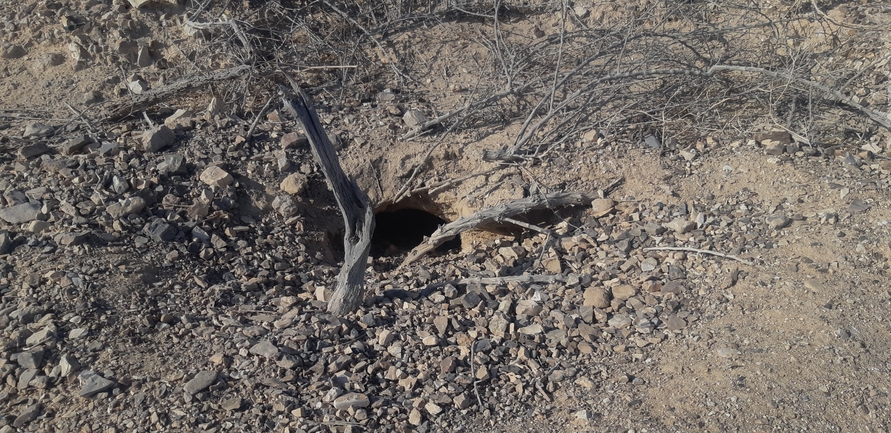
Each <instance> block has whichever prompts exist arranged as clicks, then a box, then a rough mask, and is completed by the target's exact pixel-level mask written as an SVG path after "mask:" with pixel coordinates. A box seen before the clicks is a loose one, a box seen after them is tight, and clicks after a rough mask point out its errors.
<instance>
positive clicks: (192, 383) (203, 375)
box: [183, 371, 217, 395]
mask: <svg viewBox="0 0 891 433" xmlns="http://www.w3.org/2000/svg"><path fill="white" fill-rule="evenodd" d="M216 381H217V372H216V371H201V372H198V374H196V375H195V377H193V378H192V379H191V380H189V381H188V382H186V384H185V385H184V386H183V389H184V390H185V391H186V392H187V393H189V394H191V395H195V394H197V393H199V392H201V391H204V390H205V389H207V388H209V387H210V386H211V385H213V384H214V383H216Z"/></svg>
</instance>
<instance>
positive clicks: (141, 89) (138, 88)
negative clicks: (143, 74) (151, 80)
mask: <svg viewBox="0 0 891 433" xmlns="http://www.w3.org/2000/svg"><path fill="white" fill-rule="evenodd" d="M127 88H128V89H130V91H131V92H133V93H135V94H137V95H141V94H143V93H145V92H148V90H149V85H148V83H146V82H145V80H143V79H142V78H138V77H136V78H131V80H130V82H128V83H127Z"/></svg>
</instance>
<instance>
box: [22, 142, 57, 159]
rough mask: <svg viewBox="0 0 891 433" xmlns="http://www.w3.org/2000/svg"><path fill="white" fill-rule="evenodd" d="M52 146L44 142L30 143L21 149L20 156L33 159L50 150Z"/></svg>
mask: <svg viewBox="0 0 891 433" xmlns="http://www.w3.org/2000/svg"><path fill="white" fill-rule="evenodd" d="M50 150H52V149H50V147H49V146H47V144H46V143H44V142H39V143H34V144H30V145H28V146H25V147H22V148H21V149H19V156H20V157H22V158H24V159H31V158H35V157H38V156H40V155H43V154H44V153H47V152H49V151H50Z"/></svg>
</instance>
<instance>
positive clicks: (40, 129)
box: [22, 122, 56, 138]
mask: <svg viewBox="0 0 891 433" xmlns="http://www.w3.org/2000/svg"><path fill="white" fill-rule="evenodd" d="M53 132H56V128H54V127H52V126H49V125H44V124H42V123H39V122H35V123H29V124H28V125H26V126H25V133H24V134H22V138H43V137H47V136H49V135H51V134H52V133H53Z"/></svg>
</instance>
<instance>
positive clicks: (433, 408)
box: [424, 401, 442, 415]
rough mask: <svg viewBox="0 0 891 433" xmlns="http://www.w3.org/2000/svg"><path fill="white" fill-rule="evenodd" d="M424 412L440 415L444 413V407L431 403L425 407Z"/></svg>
mask: <svg viewBox="0 0 891 433" xmlns="http://www.w3.org/2000/svg"><path fill="white" fill-rule="evenodd" d="M424 410H426V411H427V413H429V414H430V415H439V414H440V413H442V406H440V405H438V404H436V403H433V402H432V401H430V402H427V404H425V405H424Z"/></svg>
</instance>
